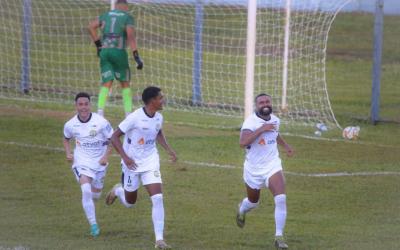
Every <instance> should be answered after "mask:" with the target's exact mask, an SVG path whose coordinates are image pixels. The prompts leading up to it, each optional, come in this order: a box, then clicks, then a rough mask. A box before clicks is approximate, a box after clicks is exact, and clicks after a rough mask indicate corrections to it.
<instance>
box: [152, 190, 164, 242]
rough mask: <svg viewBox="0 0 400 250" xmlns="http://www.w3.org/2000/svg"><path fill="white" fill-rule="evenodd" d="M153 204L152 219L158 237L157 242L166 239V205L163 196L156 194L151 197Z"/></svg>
mask: <svg viewBox="0 0 400 250" xmlns="http://www.w3.org/2000/svg"><path fill="white" fill-rule="evenodd" d="M151 202H152V203H153V209H152V213H151V217H152V219H153V226H154V233H155V235H156V241H157V240H162V239H164V203H163V195H162V194H155V195H153V196H151Z"/></svg>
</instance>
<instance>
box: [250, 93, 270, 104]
mask: <svg viewBox="0 0 400 250" xmlns="http://www.w3.org/2000/svg"><path fill="white" fill-rule="evenodd" d="M261 96H269V97H270V98H272V96H270V95H268V94H266V93H261V94H258V95H257V96H256V98H254V102H257V99H258V97H261Z"/></svg>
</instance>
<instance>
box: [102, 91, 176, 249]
mask: <svg viewBox="0 0 400 250" xmlns="http://www.w3.org/2000/svg"><path fill="white" fill-rule="evenodd" d="M142 100H143V102H144V104H145V106H144V107H142V108H139V109H137V110H136V111H134V112H133V113H131V114H129V115H128V116H127V117H126V118H125V120H123V121H122V122H121V123H120V124H119V126H118V128H117V129H116V130H115V132H114V134H113V135H112V137H111V142H112V144H113V145H114V147H115V149H116V150H117V151H118V153H119V154H120V155H121V158H122V160H121V165H122V178H121V179H122V186H121V184H116V185H115V186H114V187H113V189H112V190H111V191H110V192H109V193H108V194H107V197H106V204H107V205H111V204H112V203H113V202H114V201H115V199H116V198H117V197H118V198H119V200H120V202H121V203H122V204H123V205H124V206H125V207H127V208H131V207H133V205H134V204H135V203H136V198H137V190H138V188H139V186H140V183H142V185H143V186H144V187H145V188H146V189H147V192H148V193H149V195H150V198H151V201H152V204H153V208H152V220H153V226H154V233H155V238H156V243H155V247H156V248H160V249H169V248H170V246H169V245H167V244H166V243H165V241H164V236H163V234H164V205H163V195H162V181H161V174H160V159H159V155H158V151H157V147H156V143H159V144H161V146H162V147H163V148H164V149H165V150H166V151H167V152H168V154H169V155H170V157H171V160H172V161H173V162H175V161H176V160H177V158H176V154H175V152H174V150H172V148H171V147H170V146H169V145H168V143H167V141H166V139H165V137H164V134H163V131H162V123H163V117H162V115H161V114H160V113H159V112H158V111H159V110H162V106H163V102H164V100H163V94H162V92H161V89H160V88H157V87H147V88H146V89H145V90H144V91H143V93H142ZM122 135H125V137H124V143H123V145H122V144H121V141H120V137H121V136H122Z"/></svg>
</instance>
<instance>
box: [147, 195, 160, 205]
mask: <svg viewBox="0 0 400 250" xmlns="http://www.w3.org/2000/svg"><path fill="white" fill-rule="evenodd" d="M150 198H151V202H152V203H153V206H157V205H160V204H163V195H162V194H155V195H153V196H151V197H150Z"/></svg>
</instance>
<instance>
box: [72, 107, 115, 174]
mask: <svg viewBox="0 0 400 250" xmlns="http://www.w3.org/2000/svg"><path fill="white" fill-rule="evenodd" d="M112 134H113V128H112V127H111V125H110V123H109V122H108V121H107V120H106V119H104V118H103V117H102V116H100V115H98V114H96V113H91V115H90V118H89V120H88V121H87V122H82V121H81V120H79V117H78V115H75V116H74V117H72V118H71V120H69V121H68V122H66V123H65V125H64V137H65V138H66V139H72V138H75V144H76V146H75V150H74V162H73V166H86V167H88V168H90V169H93V170H96V171H98V170H103V169H104V166H102V165H100V163H99V161H100V159H101V158H102V157H103V156H104V154H105V152H106V150H107V145H108V143H109V139H110V138H111V136H112Z"/></svg>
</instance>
